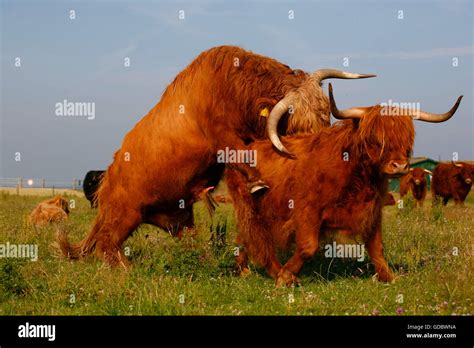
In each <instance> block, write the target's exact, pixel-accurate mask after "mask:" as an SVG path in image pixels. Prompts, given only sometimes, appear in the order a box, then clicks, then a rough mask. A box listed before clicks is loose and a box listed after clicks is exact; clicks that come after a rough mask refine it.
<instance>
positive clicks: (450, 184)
mask: <svg viewBox="0 0 474 348" xmlns="http://www.w3.org/2000/svg"><path fill="white" fill-rule="evenodd" d="M473 177H474V165H472V164H469V163H464V162H452V163H440V164H438V165H437V166H436V167H435V169H434V170H433V178H432V180H431V192H432V195H433V204H437V203H438V202H439V199H440V198H442V199H443V205H446V204H448V201H449V199H450V198H453V199H454V204H456V205H458V204H459V205H463V204H464V200H465V199H466V196H467V195H468V194H469V191H470V190H471V186H472V180H473Z"/></svg>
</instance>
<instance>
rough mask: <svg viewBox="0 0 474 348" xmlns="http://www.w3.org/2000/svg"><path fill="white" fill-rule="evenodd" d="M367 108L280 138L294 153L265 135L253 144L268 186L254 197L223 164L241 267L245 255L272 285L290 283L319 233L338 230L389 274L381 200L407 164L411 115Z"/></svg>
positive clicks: (386, 278)
mask: <svg viewBox="0 0 474 348" xmlns="http://www.w3.org/2000/svg"><path fill="white" fill-rule="evenodd" d="M364 110H365V113H364V116H363V117H362V119H361V120H344V121H340V122H337V123H335V124H334V125H333V126H331V127H330V128H326V129H322V130H321V131H320V132H319V133H317V134H313V135H309V134H305V135H296V136H287V137H283V138H282V140H283V142H284V143H285V146H287V147H288V149H289V150H290V151H291V152H292V153H294V154H295V155H296V156H297V159H296V160H293V159H289V158H287V157H284V156H282V155H280V154H279V153H276V152H275V151H273V149H272V145H271V143H270V142H269V141H257V142H255V143H253V144H251V145H250V148H251V149H255V150H257V151H258V165H257V168H258V170H259V171H260V173H261V177H262V179H263V180H264V181H265V182H267V183H268V184H269V185H270V187H271V188H270V190H268V192H266V193H264V194H263V195H261V196H260V197H259V198H256V197H252V196H251V195H250V194H249V193H248V192H247V190H246V189H245V187H246V182H245V178H244V177H243V176H242V175H241V173H240V172H239V171H235V170H227V171H226V178H227V185H228V187H229V192H230V194H231V196H232V199H233V200H234V204H235V210H236V215H237V220H238V227H239V235H238V237H237V242H238V243H239V244H241V245H242V246H243V250H242V251H241V253H240V254H239V256H238V257H237V263H238V266H239V267H240V269H241V270H242V271H243V272H244V273H245V272H248V268H247V255H249V256H250V258H251V259H252V260H253V261H254V262H255V263H256V264H258V265H260V266H263V267H265V268H266V270H267V272H268V273H269V274H270V275H271V276H272V277H273V278H275V279H276V284H277V286H281V285H284V284H287V285H289V284H292V283H294V282H296V281H297V279H296V275H297V274H298V272H299V271H300V269H301V267H302V266H303V263H304V261H305V260H307V259H309V258H311V257H312V256H313V255H314V254H315V253H316V251H317V250H318V249H319V239H320V237H321V236H323V235H324V234H326V233H328V232H331V231H335V230H340V231H344V232H345V233H346V234H349V235H354V236H356V235H357V236H360V237H361V238H362V239H363V240H364V241H365V245H366V248H367V250H368V253H369V255H370V257H371V259H372V262H373V263H374V265H375V269H376V272H377V274H378V278H379V279H380V280H382V281H387V282H388V281H391V280H392V279H393V274H392V272H391V271H390V269H389V267H388V265H387V262H386V261H385V258H384V256H383V249H382V235H381V233H382V229H381V223H382V207H383V205H384V202H385V197H386V195H387V187H388V177H389V175H390V173H394V172H393V171H392V169H391V168H393V167H394V166H402V167H404V168H408V157H409V156H410V154H411V151H412V146H413V142H414V135H415V132H414V127H413V121H412V119H411V117H408V116H398V117H389V116H381V115H380V111H381V107H380V106H373V107H369V108H364ZM347 155H348V156H349V158H348V160H344V159H345V157H346V156H347ZM294 242H296V250H295V253H294V255H293V256H292V257H291V258H290V260H289V261H288V262H287V263H286V264H285V265H284V266H282V265H281V264H280V261H279V260H278V259H277V257H276V251H277V250H288V249H289V248H290V246H291V245H292V244H293V243H294ZM247 253H248V254H247Z"/></svg>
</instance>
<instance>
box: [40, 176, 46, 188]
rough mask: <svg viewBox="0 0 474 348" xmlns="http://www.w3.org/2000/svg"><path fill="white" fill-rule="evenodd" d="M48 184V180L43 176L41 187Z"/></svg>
mask: <svg viewBox="0 0 474 348" xmlns="http://www.w3.org/2000/svg"><path fill="white" fill-rule="evenodd" d="M45 184H46V180H45V179H44V178H43V179H41V187H42V188H44V187H45Z"/></svg>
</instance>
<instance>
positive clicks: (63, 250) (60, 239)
mask: <svg viewBox="0 0 474 348" xmlns="http://www.w3.org/2000/svg"><path fill="white" fill-rule="evenodd" d="M100 218H101V217H100V216H98V217H97V218H96V221H95V222H94V226H93V227H92V231H91V232H90V233H89V235H88V236H87V237H86V238H85V239H83V240H82V241H80V242H79V243H71V242H69V240H68V237H67V232H66V231H65V230H59V229H58V230H57V231H56V232H57V235H56V243H55V245H54V246H55V248H56V249H57V250H58V251H59V255H60V256H62V257H65V258H67V259H70V260H78V259H82V258H84V257H86V256H87V255H90V254H91V253H92V252H94V250H95V246H96V242H97V239H96V236H97V233H98V232H99V229H100V226H101V224H100V221H98V220H99V219H100Z"/></svg>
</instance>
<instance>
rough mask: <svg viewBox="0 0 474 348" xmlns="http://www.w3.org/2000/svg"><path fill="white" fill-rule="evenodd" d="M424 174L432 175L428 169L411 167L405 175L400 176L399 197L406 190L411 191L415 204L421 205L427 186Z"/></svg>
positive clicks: (402, 195) (406, 191) (404, 193)
mask: <svg viewBox="0 0 474 348" xmlns="http://www.w3.org/2000/svg"><path fill="white" fill-rule="evenodd" d="M426 174H430V175H433V173H431V172H430V171H429V170H428V169H423V168H411V169H410V172H409V173H408V174H407V175H405V176H402V177H401V178H400V197H404V196H406V195H407V194H408V191H411V193H412V195H413V198H414V199H415V206H419V207H422V206H423V201H424V200H425V197H426V191H427V188H428V183H427V181H426Z"/></svg>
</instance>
